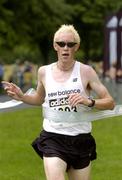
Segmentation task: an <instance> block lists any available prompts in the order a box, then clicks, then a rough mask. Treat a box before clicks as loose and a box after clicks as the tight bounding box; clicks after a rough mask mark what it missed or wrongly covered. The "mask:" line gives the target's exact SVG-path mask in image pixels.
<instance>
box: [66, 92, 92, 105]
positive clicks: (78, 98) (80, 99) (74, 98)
mask: <svg viewBox="0 0 122 180" xmlns="http://www.w3.org/2000/svg"><path fill="white" fill-rule="evenodd" d="M68 100H69V104H70V105H71V107H75V106H77V105H78V104H84V105H86V106H88V105H89V104H90V103H91V100H89V99H88V98H87V97H85V96H82V95H81V94H79V93H74V94H70V96H69V99H68Z"/></svg>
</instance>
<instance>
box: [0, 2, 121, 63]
mask: <svg viewBox="0 0 122 180" xmlns="http://www.w3.org/2000/svg"><path fill="white" fill-rule="evenodd" d="M121 8H122V1H120V0H118V1H116V3H115V1H114V0H98V1H96V0H82V1H81V0H75V1H74V0H58V1H57V0H51V1H50V0H26V1H24V0H21V1H18V0H11V1H9V0H1V1H0V12H1V17H0V57H2V58H3V60H4V61H5V62H7V63H12V62H13V61H14V60H15V59H16V58H17V57H18V56H19V57H20V56H21V57H25V58H27V59H30V60H31V61H33V62H39V61H41V63H42V64H48V62H49V61H50V58H51V59H53V54H54V53H52V51H53V48H52V40H53V34H54V32H55V31H56V29H57V28H58V27H59V26H60V25H61V24H73V25H74V26H75V27H76V29H77V30H78V32H79V34H80V36H81V39H82V41H81V49H80V53H79V54H80V58H84V59H86V60H88V59H93V60H97V59H98V60H99V59H101V58H102V55H103V43H104V42H103V40H104V32H103V29H104V22H105V18H106V16H108V15H110V14H112V13H116V12H117V11H118V10H119V9H121ZM96 47H97V49H96ZM50 55H51V57H50Z"/></svg>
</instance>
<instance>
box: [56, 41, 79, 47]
mask: <svg viewBox="0 0 122 180" xmlns="http://www.w3.org/2000/svg"><path fill="white" fill-rule="evenodd" d="M56 43H57V44H58V45H59V46H60V47H65V46H66V45H67V47H69V48H72V47H74V46H75V44H77V43H75V42H67V43H66V42H63V41H59V42H56Z"/></svg>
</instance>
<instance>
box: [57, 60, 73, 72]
mask: <svg viewBox="0 0 122 180" xmlns="http://www.w3.org/2000/svg"><path fill="white" fill-rule="evenodd" d="M74 64H75V61H74V60H73V61H72V62H71V63H70V64H69V63H66V62H64V63H62V62H59V61H58V62H57V63H56V65H57V68H58V69H59V70H61V71H70V70H71V69H72V68H73V66H74Z"/></svg>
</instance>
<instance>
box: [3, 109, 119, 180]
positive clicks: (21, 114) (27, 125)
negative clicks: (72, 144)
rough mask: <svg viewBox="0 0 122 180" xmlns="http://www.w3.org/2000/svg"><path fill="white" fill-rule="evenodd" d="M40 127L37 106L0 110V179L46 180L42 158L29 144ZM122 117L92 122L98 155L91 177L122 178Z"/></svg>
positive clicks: (97, 178)
mask: <svg viewBox="0 0 122 180" xmlns="http://www.w3.org/2000/svg"><path fill="white" fill-rule="evenodd" d="M41 128H42V119H41V111H40V108H29V109H21V110H18V111H14V112H8V113H0V179H1V180H46V178H45V174H44V170H43V161H42V160H41V159H40V158H39V157H38V155H37V154H36V153H35V152H34V150H33V149H32V147H31V142H32V141H33V140H34V139H35V138H36V137H37V136H38V135H39V133H40V130H41ZM121 129H122V117H119V116H118V117H114V118H109V119H108V120H101V121H96V122H95V121H94V122H93V133H92V134H93V136H94V137H95V139H96V143H97V154H98V158H97V160H96V161H93V163H92V180H116V179H117V180H121V179H122V171H121V170H122V143H121V139H122V130H121Z"/></svg>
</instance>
